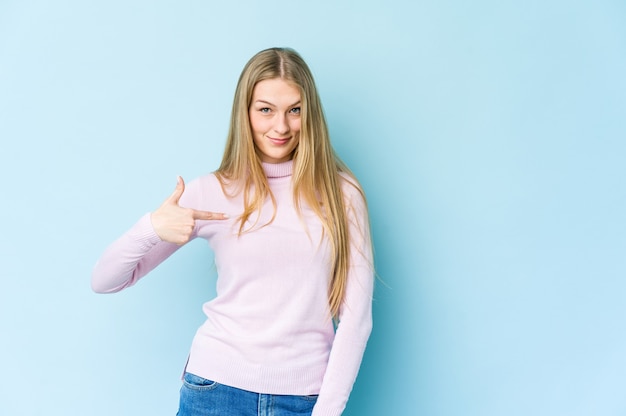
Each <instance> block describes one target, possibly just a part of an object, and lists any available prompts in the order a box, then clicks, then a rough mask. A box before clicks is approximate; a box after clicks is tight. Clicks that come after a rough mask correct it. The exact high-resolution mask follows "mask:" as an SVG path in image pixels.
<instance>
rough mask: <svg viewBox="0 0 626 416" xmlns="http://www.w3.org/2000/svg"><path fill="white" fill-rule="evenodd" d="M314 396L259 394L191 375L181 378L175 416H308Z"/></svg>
mask: <svg viewBox="0 0 626 416" xmlns="http://www.w3.org/2000/svg"><path fill="white" fill-rule="evenodd" d="M316 401H317V396H289V395H276V394H259V393H253V392H251V391H246V390H241V389H237V388H235V387H230V386H225V385H223V384H219V383H216V382H214V381H211V380H207V379H205V378H202V377H198V376H196V375H194V374H191V373H185V375H184V376H183V386H182V387H181V389H180V405H179V408H178V413H177V414H176V415H177V416H310V415H311V412H313V406H314V405H315V402H316Z"/></svg>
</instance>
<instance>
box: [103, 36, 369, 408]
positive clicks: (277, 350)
mask: <svg viewBox="0 0 626 416" xmlns="http://www.w3.org/2000/svg"><path fill="white" fill-rule="evenodd" d="M194 238H203V239H205V240H207V241H208V243H209V245H210V246H211V248H212V250H213V251H214V254H215V264H216V267H217V274H218V279H217V296H216V297H215V298H214V299H212V300H210V301H208V302H207V303H205V304H204V306H203V310H204V313H205V314H206V316H207V319H206V321H205V323H204V324H203V325H202V326H201V327H200V328H199V329H198V331H197V333H196V336H195V337H194V340H193V343H192V345H191V351H190V354H189V359H188V362H187V365H186V367H185V372H184V375H183V386H182V388H181V393H180V407H179V412H178V415H179V416H200V415H203V416H204V415H220V416H223V415H241V416H248V415H255V416H258V415H274V416H287V415H313V416H330V415H333V416H334V415H341V413H342V411H343V410H344V408H345V406H346V403H347V401H348V397H349V395H350V391H351V390H352V386H353V384H354V381H355V379H356V376H357V373H358V370H359V366H360V364H361V359H362V357H363V352H364V350H365V346H366V342H367V339H368V337H369V335H370V332H371V328H372V313H371V312H372V308H371V306H372V291H373V281H374V270H373V257H372V248H371V241H370V235H369V226H368V216H367V208H366V203H365V198H364V195H363V192H362V190H361V188H360V187H359V185H358V183H357V181H356V179H355V178H354V176H353V175H352V174H351V173H350V172H349V170H348V169H347V168H346V166H345V165H344V164H343V163H342V162H341V161H340V160H339V159H338V158H337V156H336V155H335V153H334V151H333V149H332V147H331V144H330V140H329V135H328V129H327V126H326V121H325V119H324V114H323V111H322V105H321V103H320V99H319V96H318V93H317V90H316V87H315V83H314V81H313V77H312V75H311V72H310V70H309V68H308V66H307V65H306V63H305V62H304V61H303V60H302V58H301V57H300V56H299V55H298V54H297V53H296V52H295V51H293V50H291V49H285V48H272V49H267V50H264V51H261V52H259V53H258V54H256V55H255V56H254V57H252V59H251V60H250V61H249V62H248V63H247V64H246V66H245V67H244V69H243V72H242V74H241V77H240V78H239V82H238V84H237V89H236V92H235V99H234V103H233V108H232V117H231V122H230V130H229V133H228V139H227V143H226V149H225V152H224V157H223V159H222V163H221V166H220V167H219V169H218V170H217V171H216V172H214V173H212V174H209V175H206V176H203V177H200V178H198V179H196V180H194V181H192V182H190V183H189V184H188V185H185V183H184V182H183V180H182V178H178V184H177V186H176V189H175V191H174V193H173V194H172V195H171V196H170V197H168V198H167V199H166V200H165V202H164V203H163V204H162V205H161V206H160V207H159V208H158V209H156V210H155V211H154V212H152V213H148V214H146V215H144V216H143V217H142V218H141V219H140V220H139V221H138V222H137V224H136V225H134V226H133V227H132V228H131V229H130V230H129V231H128V232H126V233H125V234H124V235H123V236H122V237H121V238H120V239H119V240H117V241H116V242H114V243H113V244H112V245H111V246H109V247H108V248H107V250H106V251H105V252H104V254H103V255H102V257H101V259H100V260H99V261H98V263H97V264H96V266H95V269H94V272H93V277H92V287H93V290H94V291H96V292H98V293H112V292H117V291H120V290H122V289H124V288H127V287H129V286H131V285H133V284H135V283H136V282H137V281H138V280H139V279H140V278H141V277H143V276H145V275H146V274H147V273H148V272H149V271H150V270H152V269H153V268H155V267H156V266H157V265H158V264H160V263H161V262H162V261H164V260H165V259H166V258H167V257H168V256H170V255H171V254H172V253H174V252H175V251H176V250H177V249H178V248H179V247H180V246H182V245H184V244H185V243H186V242H188V241H189V240H191V239H194Z"/></svg>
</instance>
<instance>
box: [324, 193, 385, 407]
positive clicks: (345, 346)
mask: <svg viewBox="0 0 626 416" xmlns="http://www.w3.org/2000/svg"><path fill="white" fill-rule="evenodd" d="M346 188H348V189H346V190H345V191H346V193H347V194H348V195H349V196H350V197H349V198H348V201H347V203H348V206H347V213H348V219H349V222H350V226H349V235H350V241H351V243H350V269H349V274H348V281H347V286H346V292H345V298H344V302H343V304H342V307H341V310H340V313H339V324H338V326H337V331H336V334H335V340H334V341H333V346H332V349H331V352H330V357H329V361H328V366H327V368H326V373H325V375H324V379H323V381H322V387H321V389H320V393H319V397H318V400H317V403H316V404H315V407H314V409H313V415H312V416H339V415H341V413H342V412H343V410H344V409H345V407H346V404H347V402H348V398H349V396H350V392H351V391H352V386H353V385H354V382H355V380H356V377H357V374H358V372H359V367H360V366H361V361H362V359H363V353H364V352H365V346H366V344H367V340H368V338H369V336H370V333H371V330H372V296H373V289H374V266H373V255H372V244H371V239H370V230H369V220H368V215H367V207H366V204H365V200H364V199H363V197H362V195H361V193H360V192H359V191H358V190H357V189H355V188H354V187H352V186H351V185H349V184H348V185H347V186H346Z"/></svg>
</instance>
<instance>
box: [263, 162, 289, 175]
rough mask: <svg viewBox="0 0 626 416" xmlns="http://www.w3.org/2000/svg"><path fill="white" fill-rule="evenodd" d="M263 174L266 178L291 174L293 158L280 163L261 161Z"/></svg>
mask: <svg viewBox="0 0 626 416" xmlns="http://www.w3.org/2000/svg"><path fill="white" fill-rule="evenodd" d="M262 165H263V170H264V171H265V176H267V177H268V178H284V177H287V176H291V175H292V174H293V160H288V161H286V162H282V163H265V162H263V163H262Z"/></svg>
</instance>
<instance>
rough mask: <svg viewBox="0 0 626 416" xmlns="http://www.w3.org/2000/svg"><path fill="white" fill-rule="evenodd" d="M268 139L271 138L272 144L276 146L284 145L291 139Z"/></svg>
mask: <svg viewBox="0 0 626 416" xmlns="http://www.w3.org/2000/svg"><path fill="white" fill-rule="evenodd" d="M268 139H270V142H272V144H274V145H276V146H282V145H284V144H286V143H287V142H288V141H289V139H290V137H287V138H279V137H268Z"/></svg>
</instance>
